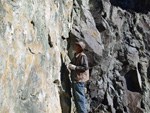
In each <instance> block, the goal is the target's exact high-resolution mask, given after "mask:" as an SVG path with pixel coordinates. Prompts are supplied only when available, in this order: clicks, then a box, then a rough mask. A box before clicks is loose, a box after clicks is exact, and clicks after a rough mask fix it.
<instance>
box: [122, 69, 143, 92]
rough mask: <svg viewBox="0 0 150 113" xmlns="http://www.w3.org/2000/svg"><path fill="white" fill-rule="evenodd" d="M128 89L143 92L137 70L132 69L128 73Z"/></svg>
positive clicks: (126, 77)
mask: <svg viewBox="0 0 150 113" xmlns="http://www.w3.org/2000/svg"><path fill="white" fill-rule="evenodd" d="M125 79H126V84H127V89H128V90H129V91H131V92H139V93H140V92H141V88H140V85H139V81H138V76H137V71H136V70H134V69H132V70H130V71H129V72H128V73H127V74H126V75H125Z"/></svg>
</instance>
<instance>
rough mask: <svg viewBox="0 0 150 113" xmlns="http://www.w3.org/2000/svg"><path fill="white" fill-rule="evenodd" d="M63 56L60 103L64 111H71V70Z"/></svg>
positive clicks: (63, 112) (64, 112)
mask: <svg viewBox="0 0 150 113" xmlns="http://www.w3.org/2000/svg"><path fill="white" fill-rule="evenodd" d="M60 57H61V70H60V72H61V76H60V77H61V78H60V80H61V86H62V88H61V90H60V92H59V94H60V104H61V109H62V113H71V82H70V79H69V71H68V69H67V66H66V65H65V63H64V62H63V58H62V55H61V56H60Z"/></svg>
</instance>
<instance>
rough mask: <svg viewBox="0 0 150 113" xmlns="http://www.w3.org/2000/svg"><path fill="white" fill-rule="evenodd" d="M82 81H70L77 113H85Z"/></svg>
mask: <svg viewBox="0 0 150 113" xmlns="http://www.w3.org/2000/svg"><path fill="white" fill-rule="evenodd" d="M84 84H85V83H84V82H77V83H74V82H73V83H72V89H73V97H74V102H75V106H76V109H77V113H87V111H86V106H85V102H86V101H85V94H84Z"/></svg>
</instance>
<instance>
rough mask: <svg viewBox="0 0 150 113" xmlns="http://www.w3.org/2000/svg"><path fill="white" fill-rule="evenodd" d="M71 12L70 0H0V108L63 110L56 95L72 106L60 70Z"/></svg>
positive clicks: (26, 112) (19, 112) (14, 112)
mask: <svg viewBox="0 0 150 113" xmlns="http://www.w3.org/2000/svg"><path fill="white" fill-rule="evenodd" d="M71 11H72V0H64V1H60V0H54V1H53V0H44V1H43V0H1V1H0V48H1V49H0V64H1V65H0V92H1V93H0V97H1V98H0V113H61V112H62V109H61V103H60V97H63V98H64V99H65V100H66V102H65V101H64V102H63V103H64V104H63V105H64V106H67V109H65V110H66V113H67V112H69V111H70V107H69V106H70V105H71V104H68V102H69V100H70V99H69V100H68V99H67V98H68V97H64V96H63V95H67V93H66V92H65V90H64V89H63V87H64V85H61V84H63V83H61V77H60V75H61V69H62V65H66V64H67V63H68V62H69V61H70V60H69V57H68V55H67V50H66V48H67V39H66V38H68V37H69V31H70V27H71V26H70V24H71V17H70V15H71ZM66 76H68V75H66ZM66 88H67V87H66ZM68 90H70V89H69V87H68ZM69 94H70V93H69V92H68V95H69ZM68 95H67V96H68ZM69 96H70V95H69ZM69 98H70V97H69ZM61 100H62V98H61ZM67 104H68V105H67Z"/></svg>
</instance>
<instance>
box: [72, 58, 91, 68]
mask: <svg viewBox="0 0 150 113" xmlns="http://www.w3.org/2000/svg"><path fill="white" fill-rule="evenodd" d="M88 68H89V66H88V60H87V57H86V56H85V55H83V56H82V57H81V66H76V68H75V70H77V71H86V70H87V69H88Z"/></svg>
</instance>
